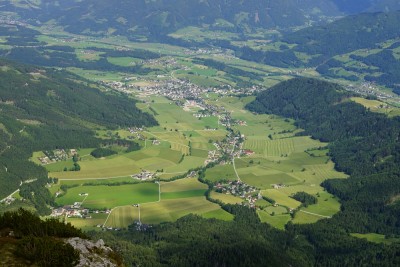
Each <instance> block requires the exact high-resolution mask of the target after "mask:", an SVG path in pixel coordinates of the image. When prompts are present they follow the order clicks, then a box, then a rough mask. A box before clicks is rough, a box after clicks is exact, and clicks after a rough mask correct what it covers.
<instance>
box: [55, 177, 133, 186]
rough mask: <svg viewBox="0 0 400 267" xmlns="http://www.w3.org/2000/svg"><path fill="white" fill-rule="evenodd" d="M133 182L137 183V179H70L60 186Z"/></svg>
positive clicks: (60, 182)
mask: <svg viewBox="0 0 400 267" xmlns="http://www.w3.org/2000/svg"><path fill="white" fill-rule="evenodd" d="M132 182H137V180H136V179H133V178H132V177H130V176H126V177H118V178H110V179H103V178H99V179H90V180H89V179H83V180H74V179H69V180H60V181H59V184H60V185H63V184H65V185H83V184H91V185H109V184H118V183H132Z"/></svg>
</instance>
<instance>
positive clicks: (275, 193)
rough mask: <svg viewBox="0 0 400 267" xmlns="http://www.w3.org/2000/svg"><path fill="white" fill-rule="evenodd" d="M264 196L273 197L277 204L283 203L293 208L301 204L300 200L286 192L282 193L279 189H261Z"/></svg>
mask: <svg viewBox="0 0 400 267" xmlns="http://www.w3.org/2000/svg"><path fill="white" fill-rule="evenodd" d="M261 194H262V195H263V196H266V197H269V198H272V199H273V200H275V201H276V204H278V205H282V206H285V207H288V208H291V209H295V208H297V207H299V206H300V205H301V203H300V202H298V201H297V200H294V199H293V198H290V197H288V196H287V195H286V194H284V193H282V192H281V191H279V190H277V189H267V190H263V191H261Z"/></svg>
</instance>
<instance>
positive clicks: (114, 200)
mask: <svg viewBox="0 0 400 267" xmlns="http://www.w3.org/2000/svg"><path fill="white" fill-rule="evenodd" d="M82 193H85V194H88V196H87V197H86V196H80V194H82ZM158 200H159V191H158V185H157V184H156V183H141V184H132V185H130V184H129V185H118V186H108V185H98V186H78V187H73V188H69V189H68V191H67V193H66V194H65V195H63V196H62V197H60V198H57V199H56V203H57V204H59V205H71V204H74V202H82V201H83V203H82V206H83V207H85V208H89V209H103V208H108V209H111V208H114V207H117V206H125V205H131V204H135V203H145V202H153V201H158Z"/></svg>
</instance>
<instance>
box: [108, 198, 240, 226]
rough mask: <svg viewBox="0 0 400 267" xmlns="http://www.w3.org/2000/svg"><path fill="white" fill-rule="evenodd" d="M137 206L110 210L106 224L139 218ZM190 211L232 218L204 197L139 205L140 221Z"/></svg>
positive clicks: (155, 220)
mask: <svg viewBox="0 0 400 267" xmlns="http://www.w3.org/2000/svg"><path fill="white" fill-rule="evenodd" d="M138 209H139V208H138V207H132V206H126V207H119V208H116V209H114V210H113V211H112V213H111V215H110V217H109V219H108V221H107V223H106V226H111V227H121V228H124V227H127V226H128V225H129V224H131V223H133V222H134V221H135V220H136V221H138V220H139V211H138ZM190 213H193V214H199V215H202V216H204V217H205V218H216V219H221V220H232V219H233V215H232V214H229V213H228V212H226V211H224V210H222V209H221V208H220V207H219V206H218V205H217V204H214V203H211V202H209V201H207V200H206V199H205V197H191V198H185V199H168V200H162V201H161V202H156V203H145V204H141V205H140V220H141V222H142V223H148V224H155V223H160V222H167V221H176V220H177V219H179V218H180V217H182V216H185V215H188V214H190Z"/></svg>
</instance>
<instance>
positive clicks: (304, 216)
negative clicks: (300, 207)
mask: <svg viewBox="0 0 400 267" xmlns="http://www.w3.org/2000/svg"><path fill="white" fill-rule="evenodd" d="M320 219H323V217H320V216H317V215H313V214H309V213H304V212H301V211H298V212H297V213H296V215H295V216H294V219H293V223H298V224H310V223H315V222H317V221H319V220H320Z"/></svg>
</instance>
